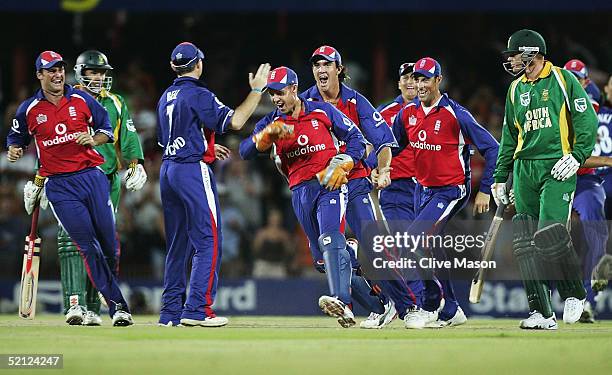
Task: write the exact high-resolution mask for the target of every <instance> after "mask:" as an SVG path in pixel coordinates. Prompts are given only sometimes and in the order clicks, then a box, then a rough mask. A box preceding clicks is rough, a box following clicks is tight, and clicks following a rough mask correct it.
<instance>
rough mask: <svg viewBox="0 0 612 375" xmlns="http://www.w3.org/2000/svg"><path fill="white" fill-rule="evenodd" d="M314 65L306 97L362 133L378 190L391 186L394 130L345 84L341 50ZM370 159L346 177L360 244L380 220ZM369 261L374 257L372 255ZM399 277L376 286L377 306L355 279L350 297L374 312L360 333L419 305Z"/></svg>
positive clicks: (322, 52) (320, 53) (319, 52)
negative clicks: (374, 202) (338, 114)
mask: <svg viewBox="0 0 612 375" xmlns="http://www.w3.org/2000/svg"><path fill="white" fill-rule="evenodd" d="M310 62H311V64H312V73H313V76H314V78H315V82H316V84H315V85H314V86H312V87H310V88H309V89H308V90H306V91H305V92H303V93H302V96H303V97H304V98H306V99H307V100H310V101H320V102H327V103H330V104H332V105H333V106H335V107H336V108H337V109H338V110H340V112H342V113H344V114H345V115H346V116H347V117H348V118H350V119H351V120H352V121H353V122H354V123H355V124H356V125H357V126H358V127H359V129H360V130H361V131H362V133H363V135H364V137H365V138H366V140H367V141H368V142H369V143H370V146H368V148H369V149H370V150H369V151H370V152H372V153H374V155H375V156H376V161H377V165H378V167H377V187H378V188H384V187H387V186H389V184H390V183H391V177H390V172H391V168H390V165H391V149H392V148H396V147H397V142H396V140H395V138H394V137H393V133H392V132H391V130H390V128H389V127H388V126H382V125H385V120H384V119H383V118H382V116H381V114H380V113H379V112H378V111H377V110H376V109H374V107H373V106H372V104H370V102H369V101H368V100H367V99H366V98H365V97H364V96H363V95H361V94H360V93H358V92H357V91H356V90H353V89H351V88H350V87H348V86H347V85H346V84H344V80H345V79H346V78H347V72H346V67H345V66H344V65H342V57H341V55H340V52H338V50H336V49H335V48H334V47H331V46H321V47H319V48H317V49H315V50H314V52H313V53H312V56H311V57H310ZM366 156H367V155H364V158H363V160H361V161H359V162H358V163H357V164H356V165H355V167H354V168H353V170H352V171H351V173H350V174H349V177H348V179H349V183H348V202H347V209H346V221H347V222H348V224H349V226H350V227H351V229H352V230H353V233H355V236H357V240H361V239H362V236H363V231H362V228H365V227H366V226H367V225H368V224H369V223H373V222H375V220H376V217H375V214H374V212H375V210H374V208H373V205H372V201H371V199H370V192H371V191H372V188H373V186H372V183H371V181H370V180H369V179H368V176H369V175H370V170H369V168H368V166H367V165H366V163H365V158H366ZM355 242H357V241H355ZM349 243H350V242H349ZM349 250H350V254H351V255H352V265H353V268H354V269H355V272H356V273H360V272H359V268H360V267H359V262H357V257H356V251H357V247H356V246H349ZM367 255H368V256H369V255H370V252H369V249H368V253H367ZM357 276H358V275H357ZM390 276H393V275H390ZM396 276H397V279H396V278H394V277H389V279H390V280H378V281H377V284H379V285H377V286H375V289H376V290H382V292H383V293H382V294H380V300H378V301H376V300H375V299H373V298H372V293H371V292H370V290H371V288H370V285H369V284H368V283H362V282H361V281H362V278H360V277H355V278H353V282H352V284H351V291H352V294H353V296H354V298H355V299H356V300H357V301H359V302H360V303H361V304H362V305H366V308H367V309H368V310H369V311H371V314H370V315H369V316H368V319H366V320H365V321H363V322H362V323H361V324H360V327H361V328H366V329H368V328H374V329H379V328H382V327H384V326H385V325H387V324H389V323H390V322H391V321H392V320H393V319H394V318H395V317H396V314H397V315H399V316H400V318H403V317H404V316H405V313H406V311H407V310H408V309H410V308H412V306H414V305H415V304H416V303H417V301H418V300H419V297H418V296H419V295H420V294H421V292H422V291H421V290H420V289H416V290H412V289H411V288H410V287H409V285H408V284H407V283H406V281H405V280H403V279H402V278H401V275H396Z"/></svg>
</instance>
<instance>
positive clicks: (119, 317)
mask: <svg viewBox="0 0 612 375" xmlns="http://www.w3.org/2000/svg"><path fill="white" fill-rule="evenodd" d="M65 66H66V63H65V62H64V60H63V59H62V56H60V55H59V54H58V53H56V52H53V51H44V52H42V53H41V54H40V55H39V56H38V58H37V59H36V77H37V78H38V79H39V81H40V85H41V89H40V90H38V91H37V92H36V94H35V95H34V96H32V97H30V98H28V99H27V100H26V101H25V102H23V103H22V104H21V105H20V106H19V109H18V110H17V114H16V117H15V120H14V121H13V126H12V128H11V130H10V132H9V135H8V140H7V144H8V145H9V153H8V158H9V161H11V162H14V161H16V160H17V159H19V158H20V157H21V156H22V155H23V149H24V147H26V146H28V144H29V143H30V141H31V139H32V138H33V139H34V143H35V145H36V151H37V153H38V159H39V163H40V167H39V170H38V176H37V178H36V180H35V183H34V184H31V183H29V184H28V185H29V186H28V185H26V188H25V189H24V200H25V206H26V210H27V211H28V213H29V214H30V213H32V211H33V209H34V206H35V204H36V202H37V201H38V200H39V199H41V197H42V196H43V195H45V196H46V198H47V199H48V201H49V205H50V206H51V209H52V210H53V213H54V214H55V217H56V219H57V221H58V223H59V224H60V226H61V227H62V228H64V229H65V230H66V232H67V233H68V236H69V237H70V238H72V241H73V242H74V246H76V248H77V249H78V251H79V252H80V256H81V257H82V259H83V260H82V261H81V263H80V264H79V266H80V265H81V264H82V263H83V262H84V266H85V270H86V271H87V275H88V276H89V279H90V282H91V284H92V286H93V287H94V288H96V289H97V290H99V291H100V293H101V294H102V296H103V297H104V299H105V300H106V303H107V304H108V308H109V314H110V317H111V318H112V323H113V326H128V325H131V324H133V321H132V316H131V314H130V312H129V309H128V305H127V302H126V300H125V299H124V298H123V295H122V294H121V290H119V285H118V283H117V276H116V273H115V272H114V270H112V269H111V267H110V266H109V262H107V260H108V259H114V258H115V256H116V254H117V247H116V246H117V242H116V238H115V220H114V215H113V207H112V202H111V199H110V190H109V183H108V178H107V177H106V175H105V174H104V173H103V171H102V169H101V168H100V166H101V165H102V164H104V157H103V156H102V155H101V154H100V153H99V152H98V151H97V150H96V147H97V146H100V145H103V144H106V143H109V142H111V143H112V142H113V140H114V135H113V129H112V127H111V125H110V121H109V116H108V113H107V112H106V110H105V109H104V107H102V106H101V105H100V104H99V103H98V102H97V101H96V100H95V99H94V98H93V97H91V96H90V95H89V94H87V93H86V92H84V91H81V90H78V89H75V88H73V87H71V86H70V85H66V84H65ZM92 134H93V135H92ZM45 178H46V181H44V180H45ZM80 269H81V268H79V270H80ZM73 275H74V274H73Z"/></svg>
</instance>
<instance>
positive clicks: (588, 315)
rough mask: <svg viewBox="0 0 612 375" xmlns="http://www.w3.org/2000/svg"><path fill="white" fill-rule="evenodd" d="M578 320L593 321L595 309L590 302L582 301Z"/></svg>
mask: <svg viewBox="0 0 612 375" xmlns="http://www.w3.org/2000/svg"><path fill="white" fill-rule="evenodd" d="M578 321H579V322H580V323H595V311H594V310H593V306H592V305H591V303H590V302H588V301H587V302H585V303H584V310H582V315H580V320H578Z"/></svg>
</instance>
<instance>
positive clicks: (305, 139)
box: [297, 134, 308, 146]
mask: <svg viewBox="0 0 612 375" xmlns="http://www.w3.org/2000/svg"><path fill="white" fill-rule="evenodd" d="M297 143H298V145H300V146H306V145H307V144H308V136H307V135H306V134H301V135H300V136H299V137H298V139H297Z"/></svg>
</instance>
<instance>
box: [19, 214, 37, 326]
mask: <svg viewBox="0 0 612 375" xmlns="http://www.w3.org/2000/svg"><path fill="white" fill-rule="evenodd" d="M39 211H40V207H39V206H38V205H37V206H36V207H35V208H34V213H33V214H32V229H30V234H29V235H27V236H26V242H25V250H24V252H23V266H22V268H21V293H20V296H19V317H20V318H23V319H34V316H35V315H36V292H37V290H38V269H39V267H40V238H39V237H38V235H37V234H36V229H37V226H38V213H39Z"/></svg>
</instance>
